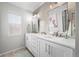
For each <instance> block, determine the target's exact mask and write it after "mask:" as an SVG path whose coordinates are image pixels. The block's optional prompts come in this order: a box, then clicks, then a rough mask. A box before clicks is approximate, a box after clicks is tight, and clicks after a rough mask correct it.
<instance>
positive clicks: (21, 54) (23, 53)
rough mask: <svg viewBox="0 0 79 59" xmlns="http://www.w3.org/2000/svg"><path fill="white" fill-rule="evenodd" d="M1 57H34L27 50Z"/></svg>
mask: <svg viewBox="0 0 79 59" xmlns="http://www.w3.org/2000/svg"><path fill="white" fill-rule="evenodd" d="M1 57H33V56H32V55H31V53H29V51H28V50H27V49H26V48H22V49H19V50H16V51H13V52H10V53H7V54H4V55H2V56H1Z"/></svg>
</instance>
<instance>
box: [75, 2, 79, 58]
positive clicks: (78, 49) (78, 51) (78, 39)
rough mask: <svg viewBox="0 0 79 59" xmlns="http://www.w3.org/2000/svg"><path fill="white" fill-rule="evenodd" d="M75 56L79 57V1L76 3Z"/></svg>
mask: <svg viewBox="0 0 79 59" xmlns="http://www.w3.org/2000/svg"><path fill="white" fill-rule="evenodd" d="M75 43H76V46H75V47H76V56H77V57H79V2H77V3H76V40H75Z"/></svg>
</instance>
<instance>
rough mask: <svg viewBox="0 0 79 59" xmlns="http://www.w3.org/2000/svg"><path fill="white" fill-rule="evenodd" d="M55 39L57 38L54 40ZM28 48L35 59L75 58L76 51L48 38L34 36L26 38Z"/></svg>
mask: <svg viewBox="0 0 79 59" xmlns="http://www.w3.org/2000/svg"><path fill="white" fill-rule="evenodd" d="M27 37H28V38H27ZM54 39H55V38H54ZM25 42H26V44H25V45H26V47H27V48H28V49H29V50H30V51H31V53H32V54H33V55H34V56H35V57H73V56H74V50H73V48H69V47H67V46H64V45H62V44H58V43H55V42H56V41H55V42H53V41H50V40H49V39H46V38H42V37H41V38H40V37H37V36H34V35H31V34H30V35H27V36H26V41H25Z"/></svg>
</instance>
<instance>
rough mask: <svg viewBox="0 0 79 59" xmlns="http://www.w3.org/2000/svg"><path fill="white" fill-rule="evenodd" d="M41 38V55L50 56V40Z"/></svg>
mask: <svg viewBox="0 0 79 59" xmlns="http://www.w3.org/2000/svg"><path fill="white" fill-rule="evenodd" d="M39 40H40V57H49V56H50V55H49V54H50V51H49V47H50V45H49V42H47V41H45V40H43V39H39Z"/></svg>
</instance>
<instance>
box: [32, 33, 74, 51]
mask: <svg viewBox="0 0 79 59" xmlns="http://www.w3.org/2000/svg"><path fill="white" fill-rule="evenodd" d="M31 35H34V36H37V37H39V38H42V39H44V40H47V41H50V42H52V43H55V44H59V45H63V46H66V47H68V48H71V49H73V50H74V49H75V39H70V38H69V39H65V38H62V37H55V36H49V35H41V34H34V33H32V34H31Z"/></svg>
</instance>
